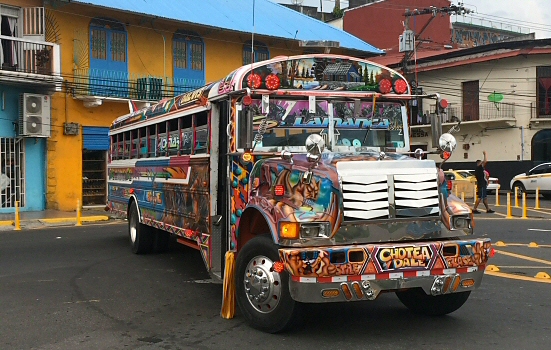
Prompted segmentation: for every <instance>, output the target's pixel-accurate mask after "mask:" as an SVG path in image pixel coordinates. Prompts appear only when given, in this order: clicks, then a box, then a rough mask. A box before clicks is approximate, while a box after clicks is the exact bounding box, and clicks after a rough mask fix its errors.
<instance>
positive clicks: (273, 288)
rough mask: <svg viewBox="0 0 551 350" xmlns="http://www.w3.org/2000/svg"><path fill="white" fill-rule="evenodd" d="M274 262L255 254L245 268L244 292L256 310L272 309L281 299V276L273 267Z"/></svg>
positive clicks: (269, 310)
mask: <svg viewBox="0 0 551 350" xmlns="http://www.w3.org/2000/svg"><path fill="white" fill-rule="evenodd" d="M273 265H274V262H273V261H272V260H270V259H269V258H267V257H265V256H257V257H255V258H253V259H251V261H249V264H248V265H247V269H246V270H245V278H244V281H243V282H244V284H245V293H246V294H247V299H248V300H249V303H251V305H252V307H254V308H255V309H256V310H257V311H259V312H262V313H268V312H271V311H273V310H274V309H275V308H276V306H277V304H279V300H280V299H281V276H280V275H279V273H277V272H275V271H274V269H273Z"/></svg>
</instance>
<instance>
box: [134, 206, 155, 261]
mask: <svg viewBox="0 0 551 350" xmlns="http://www.w3.org/2000/svg"><path fill="white" fill-rule="evenodd" d="M128 238H129V239H130V246H131V248H132V252H133V253H134V254H147V253H150V252H151V250H152V249H153V243H154V238H155V236H154V232H153V228H152V227H149V226H147V225H144V224H142V223H140V216H139V214H138V206H137V205H136V202H132V204H130V211H129V215H128Z"/></svg>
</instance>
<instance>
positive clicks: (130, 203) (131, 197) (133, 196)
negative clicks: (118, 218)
mask: <svg viewBox="0 0 551 350" xmlns="http://www.w3.org/2000/svg"><path fill="white" fill-rule="evenodd" d="M132 202H135V203H136V209H137V210H138V219H139V221H140V224H142V223H143V221H142V211H141V210H140V203H139V202H138V198H136V195H135V194H131V195H130V197H129V198H128V204H127V206H126V218H127V219H128V218H130V206H131V205H132Z"/></svg>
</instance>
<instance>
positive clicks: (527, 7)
mask: <svg viewBox="0 0 551 350" xmlns="http://www.w3.org/2000/svg"><path fill="white" fill-rule="evenodd" d="M272 1H274V2H278V3H282V4H283V3H286V4H291V3H294V1H295V0H272ZM298 1H300V0H298ZM321 1H323V3H322V4H323V12H331V11H332V10H333V8H334V7H335V0H321ZM302 3H303V4H304V5H306V6H317V7H318V10H319V7H320V0H302ZM452 4H454V5H457V4H458V1H456V0H453V1H452ZM463 6H465V7H466V8H468V9H470V10H472V11H473V13H472V14H471V15H470V16H469V17H467V16H465V17H464V18H465V19H464V20H460V21H467V22H469V23H471V21H472V23H473V24H478V25H484V26H488V27H490V26H493V27H496V28H500V29H505V30H513V31H515V32H522V33H525V34H527V33H536V39H544V38H551V4H550V1H549V0H522V1H519V0H465V1H463ZM346 7H348V1H347V0H341V8H346ZM455 20H456V18H455V16H452V21H455ZM458 20H459V19H458Z"/></svg>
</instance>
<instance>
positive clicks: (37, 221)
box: [0, 208, 120, 231]
mask: <svg viewBox="0 0 551 350" xmlns="http://www.w3.org/2000/svg"><path fill="white" fill-rule="evenodd" d="M77 220H78V218H77V213H76V211H60V210H53V209H47V210H42V211H20V212H19V223H20V226H21V228H22V229H29V228H40V227H51V226H71V225H76V224H77ZM113 220H120V218H117V217H115V216H114V215H113V214H112V213H110V212H107V211H105V210H103V209H101V208H93V209H82V211H81V215H80V222H81V224H86V223H90V222H101V221H105V222H107V221H113ZM13 229H15V212H12V213H7V214H6V213H1V214H0V231H7V230H13Z"/></svg>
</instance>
